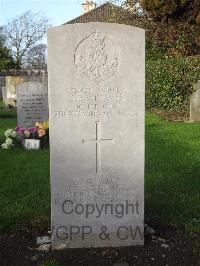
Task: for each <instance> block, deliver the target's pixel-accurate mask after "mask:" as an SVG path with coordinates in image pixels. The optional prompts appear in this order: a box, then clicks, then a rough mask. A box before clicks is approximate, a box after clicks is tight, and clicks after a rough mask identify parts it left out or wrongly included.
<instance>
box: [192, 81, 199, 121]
mask: <svg viewBox="0 0 200 266" xmlns="http://www.w3.org/2000/svg"><path fill="white" fill-rule="evenodd" d="M190 121H192V122H199V121H200V80H199V81H198V82H197V84H196V85H195V92H194V93H193V94H192V95H191V97H190Z"/></svg>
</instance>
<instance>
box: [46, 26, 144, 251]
mask: <svg viewBox="0 0 200 266" xmlns="http://www.w3.org/2000/svg"><path fill="white" fill-rule="evenodd" d="M48 51H49V54H48V71H49V72H48V73H49V102H50V147H51V150H50V154H51V195H52V207H51V208H52V209H51V210H52V247H53V248H57V247H59V246H65V247H66V248H67V247H69V248H82V247H105V246H131V245H142V244H143V218H144V110H145V107H144V106H145V100H144V95H145V91H144V88H145V34H144V30H142V29H139V28H135V27H131V26H125V25H118V24H107V23H83V24H73V25H65V26H60V27H56V28H52V29H50V30H49V32H48Z"/></svg>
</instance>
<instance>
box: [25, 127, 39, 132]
mask: <svg viewBox="0 0 200 266" xmlns="http://www.w3.org/2000/svg"><path fill="white" fill-rule="evenodd" d="M27 130H28V131H29V132H30V133H36V132H37V131H38V128H37V127H29V128H27Z"/></svg>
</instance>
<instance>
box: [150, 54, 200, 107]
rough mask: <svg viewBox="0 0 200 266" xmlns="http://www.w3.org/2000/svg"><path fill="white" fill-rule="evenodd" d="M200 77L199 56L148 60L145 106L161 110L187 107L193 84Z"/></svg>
mask: <svg viewBox="0 0 200 266" xmlns="http://www.w3.org/2000/svg"><path fill="white" fill-rule="evenodd" d="M199 79H200V56H195V57H185V58H174V59H164V60H163V59H162V60H161V59H160V60H156V61H153V60H148V61H147V63H146V107H147V109H151V108H159V109H162V110H172V109H179V110H180V109H188V107H189V96H190V95H191V94H192V92H193V90H194V89H193V85H194V84H195V83H197V81H198V80H199Z"/></svg>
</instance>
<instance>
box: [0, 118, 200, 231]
mask: <svg viewBox="0 0 200 266" xmlns="http://www.w3.org/2000/svg"><path fill="white" fill-rule="evenodd" d="M15 126H16V118H13V117H12V116H11V117H10V118H3V119H1V118H0V143H2V141H3V138H4V137H3V133H4V131H5V130H6V129H8V128H10V127H15ZM145 175H146V176H145V201H146V215H150V217H152V218H155V219H156V220H158V221H160V222H162V223H164V224H174V225H177V226H179V225H185V226H186V228H187V229H188V230H190V231H199V232H200V124H199V123H194V124H189V123H170V122H166V121H164V120H162V119H161V118H159V117H158V116H156V115H153V114H147V116H146V174H145ZM0 213H1V216H0V231H1V232H2V231H8V230H13V229H14V230H16V229H20V228H21V227H23V226H26V225H27V224H30V223H31V224H43V223H47V224H50V185H49V152H48V150H40V151H24V150H22V149H17V150H8V151H6V150H1V149H0Z"/></svg>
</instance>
